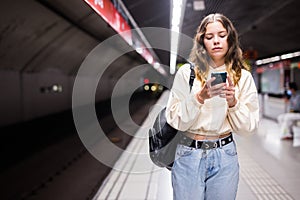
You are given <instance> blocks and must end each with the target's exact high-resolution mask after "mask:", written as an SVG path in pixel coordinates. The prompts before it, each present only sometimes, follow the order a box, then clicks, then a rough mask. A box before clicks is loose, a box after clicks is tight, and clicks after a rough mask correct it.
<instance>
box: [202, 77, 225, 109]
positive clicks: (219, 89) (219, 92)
mask: <svg viewBox="0 0 300 200" xmlns="http://www.w3.org/2000/svg"><path fill="white" fill-rule="evenodd" d="M215 79H216V78H215V77H213V78H211V79H209V80H208V81H207V82H206V83H205V84H204V86H203V87H202V89H201V90H200V91H199V92H197V93H196V98H197V100H198V101H199V102H200V103H202V104H203V103H204V101H205V100H206V99H210V98H212V97H214V96H220V97H223V98H225V89H226V83H219V84H216V85H214V86H212V85H211V83H212V82H213V81H214V80H215Z"/></svg>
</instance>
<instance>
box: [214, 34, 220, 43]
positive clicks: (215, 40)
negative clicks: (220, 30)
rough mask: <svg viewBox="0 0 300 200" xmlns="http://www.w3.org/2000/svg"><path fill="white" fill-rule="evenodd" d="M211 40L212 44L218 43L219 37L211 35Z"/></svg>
mask: <svg viewBox="0 0 300 200" xmlns="http://www.w3.org/2000/svg"><path fill="white" fill-rule="evenodd" d="M213 42H214V44H219V42H220V41H219V37H218V36H217V35H216V36H214V37H213Z"/></svg>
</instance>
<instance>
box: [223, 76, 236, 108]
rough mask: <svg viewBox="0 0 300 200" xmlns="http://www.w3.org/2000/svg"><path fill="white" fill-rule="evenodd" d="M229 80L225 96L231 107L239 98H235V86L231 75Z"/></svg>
mask: <svg viewBox="0 0 300 200" xmlns="http://www.w3.org/2000/svg"><path fill="white" fill-rule="evenodd" d="M227 80H228V84H227V86H226V89H225V98H226V101H227V104H228V106H229V108H231V107H234V106H235V105H236V103H237V100H236V98H235V88H234V85H233V83H232V80H231V78H230V77H229V76H227Z"/></svg>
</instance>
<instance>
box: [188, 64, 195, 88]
mask: <svg viewBox="0 0 300 200" xmlns="http://www.w3.org/2000/svg"><path fill="white" fill-rule="evenodd" d="M189 64H190V69H191V74H190V81H189V85H190V91H192V87H193V84H194V79H195V71H194V64H193V63H190V62H189Z"/></svg>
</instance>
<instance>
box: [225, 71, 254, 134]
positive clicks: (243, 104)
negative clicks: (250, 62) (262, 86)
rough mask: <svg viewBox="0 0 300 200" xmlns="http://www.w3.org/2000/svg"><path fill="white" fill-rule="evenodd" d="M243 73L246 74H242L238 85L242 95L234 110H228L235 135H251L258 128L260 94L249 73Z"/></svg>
mask: <svg viewBox="0 0 300 200" xmlns="http://www.w3.org/2000/svg"><path fill="white" fill-rule="evenodd" d="M242 73H244V74H242V77H241V80H240V81H239V83H238V84H239V85H238V86H239V89H240V93H239V97H238V98H237V104H236V105H235V106H234V107H232V108H228V120H229V123H230V125H231V127H232V130H233V131H234V132H235V133H237V134H239V135H251V134H253V133H255V132H256V130H257V128H258V122H259V103H258V94H257V89H256V86H255V83H254V80H253V78H252V75H251V74H250V73H249V72H247V71H243V72H242ZM243 75H244V77H243Z"/></svg>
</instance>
